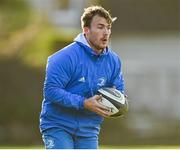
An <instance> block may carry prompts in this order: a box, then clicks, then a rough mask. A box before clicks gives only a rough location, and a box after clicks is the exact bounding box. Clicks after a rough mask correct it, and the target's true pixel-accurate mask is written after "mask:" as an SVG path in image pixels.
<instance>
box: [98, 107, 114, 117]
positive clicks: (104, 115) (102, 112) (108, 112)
mask: <svg viewBox="0 0 180 150" xmlns="http://www.w3.org/2000/svg"><path fill="white" fill-rule="evenodd" d="M96 113H97V114H99V115H101V116H103V117H109V116H110V115H111V113H110V111H109V110H108V111H106V110H102V109H100V108H97V109H96Z"/></svg>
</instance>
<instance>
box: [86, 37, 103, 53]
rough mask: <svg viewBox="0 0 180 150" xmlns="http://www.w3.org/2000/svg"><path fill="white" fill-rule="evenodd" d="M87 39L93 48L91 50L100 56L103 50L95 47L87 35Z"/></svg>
mask: <svg viewBox="0 0 180 150" xmlns="http://www.w3.org/2000/svg"><path fill="white" fill-rule="evenodd" d="M85 38H86V40H87V42H88V44H89V45H90V46H91V48H92V49H93V51H94V52H95V53H96V54H97V55H99V54H101V53H102V52H103V49H98V48H97V47H95V46H94V45H93V44H92V43H91V42H90V41H89V39H88V38H87V37H86V35H85Z"/></svg>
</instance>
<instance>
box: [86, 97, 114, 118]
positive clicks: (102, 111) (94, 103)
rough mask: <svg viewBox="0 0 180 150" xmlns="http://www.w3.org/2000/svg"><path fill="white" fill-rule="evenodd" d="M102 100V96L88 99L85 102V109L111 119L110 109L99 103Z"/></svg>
mask: <svg viewBox="0 0 180 150" xmlns="http://www.w3.org/2000/svg"><path fill="white" fill-rule="evenodd" d="M101 99H102V95H94V96H93V97H90V98H88V99H85V100H84V108H86V109H88V110H90V111H93V112H95V113H97V114H99V115H101V116H103V117H109V116H110V115H111V113H110V111H109V109H108V108H107V107H105V106H103V105H102V104H100V103H99V102H98V101H100V100H101Z"/></svg>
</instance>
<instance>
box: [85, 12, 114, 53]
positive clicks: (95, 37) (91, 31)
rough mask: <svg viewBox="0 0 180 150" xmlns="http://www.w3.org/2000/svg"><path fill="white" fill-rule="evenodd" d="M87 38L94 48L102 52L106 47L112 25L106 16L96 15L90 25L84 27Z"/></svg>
mask: <svg viewBox="0 0 180 150" xmlns="http://www.w3.org/2000/svg"><path fill="white" fill-rule="evenodd" d="M84 33H85V36H86V39H87V41H88V43H89V44H90V46H91V47H92V48H93V50H94V51H95V52H97V53H100V52H101V51H102V49H104V48H106V47H107V45H108V42H109V37H110V34H111V25H110V24H108V22H107V20H106V19H105V18H104V17H100V16H98V15H96V16H94V17H93V19H92V22H91V25H90V27H84Z"/></svg>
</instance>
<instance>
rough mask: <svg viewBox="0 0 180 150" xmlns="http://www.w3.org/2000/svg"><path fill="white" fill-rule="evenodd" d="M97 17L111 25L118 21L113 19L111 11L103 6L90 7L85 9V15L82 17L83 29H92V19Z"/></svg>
mask: <svg viewBox="0 0 180 150" xmlns="http://www.w3.org/2000/svg"><path fill="white" fill-rule="evenodd" d="M96 15H99V16H100V17H104V18H105V19H106V20H107V22H108V23H109V24H110V25H111V24H112V23H113V22H114V21H115V20H116V19H117V17H115V18H112V17H111V14H110V13H109V11H107V10H105V9H104V8H103V7H101V6H90V7H87V8H85V9H84V13H83V14H82V16H81V27H82V28H83V27H90V25H91V22H92V19H93V17H94V16H96Z"/></svg>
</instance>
